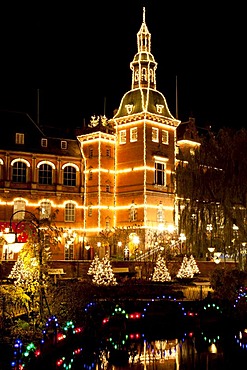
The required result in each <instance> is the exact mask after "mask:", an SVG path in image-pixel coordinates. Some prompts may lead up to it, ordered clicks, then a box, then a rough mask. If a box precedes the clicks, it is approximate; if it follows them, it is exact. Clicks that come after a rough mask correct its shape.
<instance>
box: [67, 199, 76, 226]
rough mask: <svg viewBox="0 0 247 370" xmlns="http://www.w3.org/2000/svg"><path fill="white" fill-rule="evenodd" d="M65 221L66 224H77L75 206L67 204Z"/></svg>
mask: <svg viewBox="0 0 247 370" xmlns="http://www.w3.org/2000/svg"><path fill="white" fill-rule="evenodd" d="M64 221H65V222H75V204H74V203H71V202H70V203H66V204H65V211H64Z"/></svg>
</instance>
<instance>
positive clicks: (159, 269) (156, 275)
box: [152, 255, 171, 282]
mask: <svg viewBox="0 0 247 370" xmlns="http://www.w3.org/2000/svg"><path fill="white" fill-rule="evenodd" d="M170 280H171V275H170V273H169V271H168V269H167V267H166V261H165V260H164V258H163V257H161V255H158V258H157V261H156V265H155V267H154V272H153V275H152V281H162V282H164V281H170Z"/></svg>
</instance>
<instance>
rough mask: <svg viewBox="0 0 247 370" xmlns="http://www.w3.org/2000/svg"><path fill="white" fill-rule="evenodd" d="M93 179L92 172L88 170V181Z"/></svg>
mask: <svg viewBox="0 0 247 370" xmlns="http://www.w3.org/2000/svg"><path fill="white" fill-rule="evenodd" d="M92 179H93V172H92V170H89V171H88V180H92Z"/></svg>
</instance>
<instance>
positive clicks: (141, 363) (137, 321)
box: [26, 300, 247, 370]
mask: <svg viewBox="0 0 247 370" xmlns="http://www.w3.org/2000/svg"><path fill="white" fill-rule="evenodd" d="M107 305H109V306H107ZM85 324H86V325H85V330H84V332H83V335H82V336H81V335H80V336H79V337H78V339H77V340H76V339H75V340H74V341H73V342H71V344H70V345H66V346H63V347H62V348H60V349H59V351H57V352H56V353H54V354H53V356H49V357H48V358H46V360H45V362H43V363H42V364H39V363H35V366H34V367H30V369H34V368H35V370H38V369H49V370H53V369H55V370H60V369H61V370H62V369H63V370H64V369H65V370H67V369H71V370H78V369H86V370H94V369H95V370H96V369H97V370H100V369H101V370H123V369H125V370H129V369H132V370H135V369H136V370H142V369H143V370H161V369H162V370H221V369H224V370H233V369H236V368H244V367H243V366H242V364H243V363H246V361H247V325H246V327H245V325H244V323H243V322H242V321H241V325H240V324H239V323H237V322H236V321H235V320H232V319H231V315H229V312H228V313H227V314H226V313H225V312H224V310H222V309H221V307H220V306H218V305H217V304H215V303H213V302H207V304H205V305H203V304H202V305H201V304H200V306H198V307H196V305H195V304H193V307H190V306H189V305H188V304H187V306H186V305H184V304H181V302H176V301H167V300H166V301H165V300H164V301H151V302H145V304H144V303H143V302H141V305H138V304H136V302H135V305H131V304H130V305H128V304H127V303H126V302H124V304H110V303H109V302H108V303H105V305H104V307H103V306H102V304H101V305H100V309H98V308H97V307H95V308H94V309H92V308H91V311H90V312H88V321H87V322H86V323H85ZM243 325H244V326H243ZM39 366H40V367H39ZM42 366H43V367H42ZM26 368H27V369H29V368H28V367H26Z"/></svg>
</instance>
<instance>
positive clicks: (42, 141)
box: [41, 138, 48, 148]
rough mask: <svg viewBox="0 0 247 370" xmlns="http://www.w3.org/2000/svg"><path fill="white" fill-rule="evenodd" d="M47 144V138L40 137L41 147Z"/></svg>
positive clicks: (45, 146)
mask: <svg viewBox="0 0 247 370" xmlns="http://www.w3.org/2000/svg"><path fill="white" fill-rule="evenodd" d="M47 144H48V140H47V139H44V138H42V139H41V146H42V147H43V148H47Z"/></svg>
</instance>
